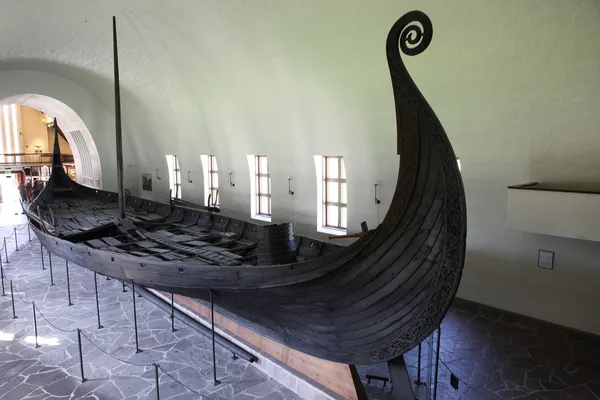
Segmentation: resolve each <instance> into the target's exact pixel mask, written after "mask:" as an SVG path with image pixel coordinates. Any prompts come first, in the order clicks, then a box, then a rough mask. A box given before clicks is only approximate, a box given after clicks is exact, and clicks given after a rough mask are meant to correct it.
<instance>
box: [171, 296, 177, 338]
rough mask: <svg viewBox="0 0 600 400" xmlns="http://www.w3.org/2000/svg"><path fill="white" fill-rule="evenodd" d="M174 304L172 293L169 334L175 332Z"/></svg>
mask: <svg viewBox="0 0 600 400" xmlns="http://www.w3.org/2000/svg"><path fill="white" fill-rule="evenodd" d="M176 330H177V329H175V302H174V301H173V293H171V332H175V331H176Z"/></svg>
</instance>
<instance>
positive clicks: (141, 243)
mask: <svg viewBox="0 0 600 400" xmlns="http://www.w3.org/2000/svg"><path fill="white" fill-rule="evenodd" d="M135 244H137V245H138V246H140V247H143V248H145V249H151V248H152V247H158V246H159V244H158V243H156V242H152V241H150V240H141V241H139V242H136V243H135Z"/></svg>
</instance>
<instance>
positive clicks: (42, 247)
mask: <svg viewBox="0 0 600 400" xmlns="http://www.w3.org/2000/svg"><path fill="white" fill-rule="evenodd" d="M40 251H41V253H42V271H45V270H46V267H45V266H44V245H43V244H41V243H40Z"/></svg>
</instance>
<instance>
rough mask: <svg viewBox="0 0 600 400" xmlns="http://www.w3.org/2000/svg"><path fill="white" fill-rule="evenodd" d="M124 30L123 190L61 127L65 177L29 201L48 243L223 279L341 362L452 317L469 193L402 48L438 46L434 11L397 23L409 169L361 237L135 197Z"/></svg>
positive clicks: (282, 333) (258, 312) (200, 279)
mask: <svg viewBox="0 0 600 400" xmlns="http://www.w3.org/2000/svg"><path fill="white" fill-rule="evenodd" d="M113 34H114V44H115V48H114V52H115V80H116V82H115V87H116V91H115V100H116V105H117V107H116V116H117V118H116V119H117V158H118V160H119V192H118V193H112V192H108V191H104V190H98V189H93V188H90V187H85V186H82V185H80V184H77V183H76V182H74V181H72V180H71V179H70V178H69V177H68V176H67V175H66V174H65V172H64V170H63V167H62V163H61V159H60V149H59V146H58V137H56V139H55V144H54V159H53V166H52V174H51V177H50V179H49V181H48V183H47V185H46V187H45V189H44V190H43V191H42V192H41V193H40V195H39V196H38V197H37V198H36V199H35V200H34V201H33V202H32V204H31V205H30V207H29V208H28V209H27V210H26V213H27V217H28V218H29V221H30V224H31V226H32V228H33V230H34V231H35V233H36V235H37V237H38V238H39V240H40V241H41V243H42V245H43V246H44V247H46V248H47V249H48V250H49V251H50V252H52V253H53V254H56V255H58V256H60V257H62V258H64V259H66V260H68V261H70V262H72V263H75V264H77V265H79V266H81V267H84V268H87V269H89V270H92V271H95V272H97V273H99V274H103V275H105V276H107V277H111V278H115V279H118V280H122V281H124V282H133V283H135V284H136V285H142V286H144V287H147V288H152V289H156V290H160V291H164V292H169V293H174V294H180V295H184V296H188V297H192V298H197V299H200V300H207V299H208V298H209V296H210V295H211V294H212V293H214V295H215V298H216V301H215V304H216V305H217V307H218V310H219V311H220V312H222V313H224V314H225V315H227V316H228V317H230V318H233V319H235V320H236V321H238V322H240V323H242V324H244V325H246V326H248V327H249V328H251V329H253V330H255V331H257V332H259V333H260V334H262V335H264V336H267V337H269V338H272V339H274V340H276V341H278V342H280V343H283V344H285V345H287V346H289V347H292V348H294V349H297V350H299V351H302V352H304V353H308V354H310V355H313V356H316V357H319V358H323V359H327V360H331V361H335V362H341V363H347V364H372V363H378V362H382V361H387V360H392V359H395V358H396V357H398V356H400V355H402V354H403V353H405V352H406V351H408V350H410V349H411V348H413V347H414V346H415V345H417V344H418V343H420V342H421V341H422V340H424V339H425V338H426V337H427V336H428V335H430V334H431V333H432V332H433V331H434V330H435V329H436V328H437V327H438V326H439V324H440V322H441V320H442V318H443V317H444V315H445V313H446V311H447V310H448V308H449V306H450V303H451V301H452V300H453V298H454V295H455V293H456V290H457V288H458V285H459V282H460V278H461V273H462V268H463V263H464V254H465V242H466V205H465V196H464V190H463V185H462V180H461V174H460V172H459V170H458V166H457V162H456V157H455V155H454V152H453V149H452V146H451V144H450V142H449V140H448V137H447V136H446V133H445V132H444V129H443V128H442V125H441V123H440V121H439V120H438V118H437V117H436V115H435V114H434V112H433V110H432V109H431V107H430V106H429V105H428V103H427V101H426V100H425V98H424V97H423V95H422V94H421V92H420V91H419V89H418V88H417V86H416V85H415V83H414V82H413V80H412V79H411V77H410V75H409V73H408V71H407V69H406V67H405V65H404V63H403V61H402V57H401V51H402V53H404V54H405V55H408V56H414V55H417V54H419V53H421V52H422V51H423V50H425V49H426V48H427V47H428V46H429V44H430V42H431V39H432V35H433V28H432V24H431V21H430V19H429V18H428V17H427V15H425V14H424V13H422V12H420V11H411V12H409V13H407V14H405V15H404V16H402V17H401V18H400V19H399V20H398V21H397V22H396V23H395V24H394V25H393V27H392V28H391V31H390V32H389V35H388V37H387V42H386V52H387V59H388V64H389V70H390V74H391V81H392V86H393V92H394V100H395V111H396V120H397V141H398V154H399V156H400V164H399V165H400V166H399V175H398V181H397V184H396V190H395V193H394V196H393V200H392V202H391V205H390V207H389V210H388V212H387V214H386V215H385V218H384V219H383V221H382V222H381V224H380V225H379V226H377V227H376V228H375V229H372V230H368V231H367V232H365V234H364V235H362V236H361V237H360V238H358V239H357V240H355V241H354V242H353V243H352V244H350V245H348V246H338V245H334V244H331V243H327V242H324V241H319V240H316V239H312V238H310V237H307V236H298V235H294V233H293V230H292V227H291V224H278V225H266V226H260V225H257V224H254V223H251V222H247V221H242V220H238V219H234V218H228V217H226V216H224V215H221V214H220V213H219V212H216V211H218V210H215V209H203V208H202V207H195V206H193V205H191V204H174V203H171V202H165V203H159V202H156V201H152V200H146V199H143V198H140V197H135V196H129V197H125V196H124V193H123V181H122V150H121V147H120V146H121V143H120V141H121V129H120V103H119V90H118V88H119V86H118V57H117V51H116V26H115V24H114V20H113ZM55 129H56V130H58V127H57V126H56V124H55Z"/></svg>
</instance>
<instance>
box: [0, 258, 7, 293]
mask: <svg viewBox="0 0 600 400" xmlns="http://www.w3.org/2000/svg"><path fill="white" fill-rule="evenodd" d="M0 277H1V278H2V279H1V280H2V296H6V292H5V291H4V266H3V265H2V255H1V254H0Z"/></svg>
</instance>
